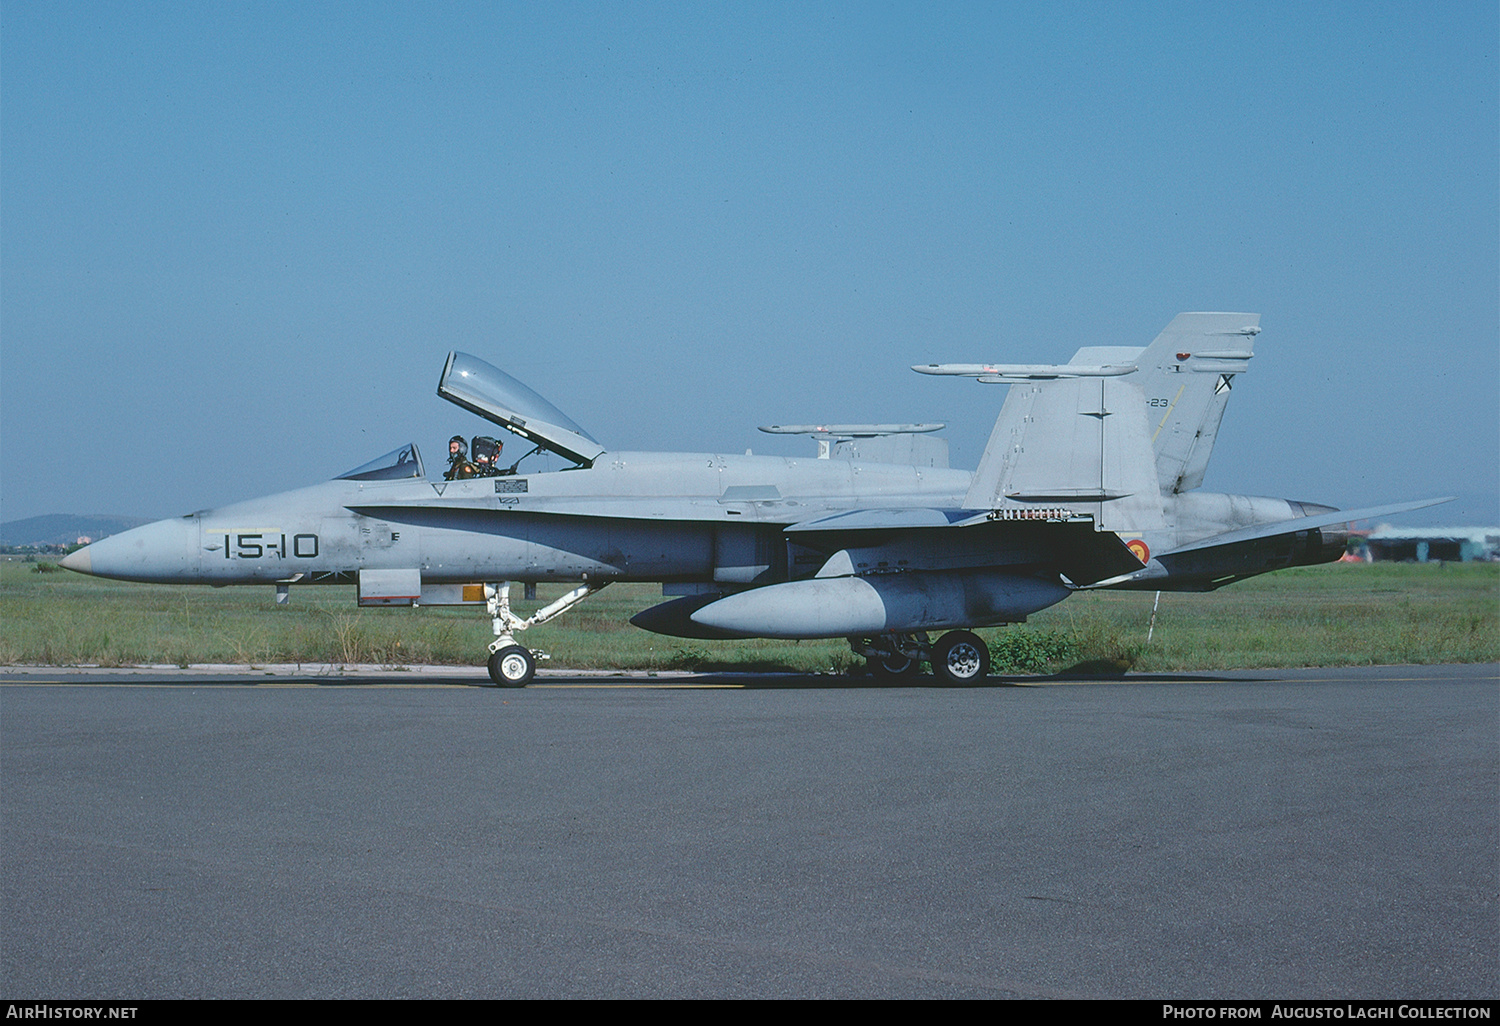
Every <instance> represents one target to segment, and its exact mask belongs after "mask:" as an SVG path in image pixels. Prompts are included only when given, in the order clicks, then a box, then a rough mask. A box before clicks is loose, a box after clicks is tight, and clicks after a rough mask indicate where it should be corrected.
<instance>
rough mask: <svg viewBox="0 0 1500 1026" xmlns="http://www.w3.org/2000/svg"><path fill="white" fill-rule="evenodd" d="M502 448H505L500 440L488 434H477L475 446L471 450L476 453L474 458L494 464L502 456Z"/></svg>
mask: <svg viewBox="0 0 1500 1026" xmlns="http://www.w3.org/2000/svg"><path fill="white" fill-rule="evenodd" d="M501 448H503V445H502V443H501V442H500V441H499V440H497V439H494V438H491V437H489V436H488V435H475V436H474V442H473V448H472V449H471V450H470V452H472V453H473V454H474V459H475V460H477V461H478V462H480V463H485V464H493V463H494V462H495V461H496V460H497V459H499V458H500V450H501Z"/></svg>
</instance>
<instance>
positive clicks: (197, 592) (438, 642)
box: [0, 562, 1500, 674]
mask: <svg viewBox="0 0 1500 1026" xmlns="http://www.w3.org/2000/svg"><path fill="white" fill-rule="evenodd" d="M33 566H34V564H28V563H22V562H4V563H0V664H15V663H40V664H49V665H80V664H97V665H103V666H128V665H139V664H176V665H182V666H186V665H193V664H204V663H238V664H246V665H252V666H253V665H257V664H265V663H296V662H305V663H332V664H352V663H373V664H379V665H384V666H404V665H410V664H417V663H439V664H445V663H446V664H457V665H478V664H479V663H480V662H481V661H482V660H481V656H482V654H483V653H484V648H485V645H487V644H488V643H489V641H490V639H491V637H492V635H491V634H490V627H489V620H488V618H487V617H486V616H485V615H484V611H483V609H482V608H479V607H465V608H454V607H428V608H420V609H360V608H358V607H357V606H356V605H355V603H354V594H353V589H352V588H350V587H347V586H331V587H313V586H306V587H302V588H296V587H294V588H293V589H292V594H291V602H290V604H289V605H287V606H284V607H278V606H276V604H275V601H274V594H273V591H272V589H271V588H270V587H266V586H262V587H254V588H223V589H214V588H203V587H192V586H168V585H144V584H126V583H120V582H112V581H102V580H98V579H96V578H88V577H80V576H78V575H76V574H71V573H50V574H38V573H35V572H33V569H32V567H33ZM562 590H563V589H562V588H553V589H548V588H547V587H545V586H544V587H543V588H541V589H540V592H541V594H540V596H539V600H538V603H537V604H538V605H539V604H541V603H545V602H548V601H550V600H551V599H552V598H554V597H556V595H557V594H560V593H561V591H562ZM517 592H518V593H519V589H517ZM1152 600H1153V595H1152V593H1150V592H1087V593H1082V594H1078V595H1075V596H1074V597H1072V598H1070V599H1068V600H1067V601H1066V602H1064V603H1062V604H1061V605H1058V606H1054V607H1053V608H1052V609H1049V610H1044V611H1043V612H1041V613H1038V614H1037V615H1035V616H1033V617H1032V618H1031V621H1030V622H1029V623H1028V624H1026V625H1021V626H1013V627H1005V628H993V629H988V630H984V631H981V632H980V634H981V635H982V636H983V637H984V638H985V640H986V641H987V642H988V643H989V644H990V646H991V651H992V653H993V655H994V664H995V671H996V672H999V673H1047V672H1058V671H1062V670H1069V671H1072V672H1096V673H1101V674H1108V673H1118V672H1120V671H1122V670H1125V669H1133V670H1136V671H1171V670H1215V669H1235V668H1257V667H1278V666H1343V665H1370V664H1396V663H1438V662H1489V661H1494V660H1497V659H1500V564H1493V563H1490V564H1479V563H1471V564H1453V563H1450V564H1424V565H1417V564H1372V565H1349V564H1334V565H1330V566H1322V567H1308V568H1301V569H1295V570H1285V571H1282V572H1280V573H1276V574H1268V575H1265V576H1263V577H1258V578H1254V579H1252V580H1249V581H1245V582H1242V583H1240V584H1236V585H1231V586H1230V587H1228V588H1225V589H1223V590H1221V591H1218V592H1212V593H1209V594H1174V593H1167V594H1163V595H1162V596H1161V602H1160V606H1159V608H1158V610H1157V615H1156V625H1155V629H1154V631H1153V633H1152V638H1151V643H1150V644H1149V645H1148V644H1147V643H1146V635H1147V630H1148V627H1149V625H1150V620H1151V606H1152ZM660 601H663V600H662V598H661V594H660V589H659V588H657V587H656V586H653V585H630V584H617V585H614V586H612V587H610V588H608V589H606V590H605V591H603V592H601V593H600V594H598V595H596V596H594V597H592V598H590V599H589V600H588V601H586V602H585V603H584V604H582V605H581V606H579V607H577V608H576V609H574V610H572V611H570V612H568V613H566V614H564V615H563V616H562V617H560V618H559V619H557V620H555V621H553V622H551V623H548V624H545V625H543V626H541V627H537V628H534V629H532V630H530V631H528V632H526V634H525V636H524V641H525V643H526V644H528V645H530V646H532V647H534V648H537V649H541V650H544V651H547V652H550V653H551V654H552V661H551V662H550V663H549V664H546V665H550V666H553V667H566V668H572V669H586V668H597V669H611V668H613V669H645V670H664V669H686V670H713V669H738V670H790V671H795V672H804V673H817V672H823V673H827V672H832V673H849V672H858V671H859V670H860V669H861V668H862V666H863V660H861V659H859V658H857V657H856V656H854V655H853V653H851V652H850V651H849V648H848V645H847V644H845V643H844V642H842V641H802V642H795V641H693V640H686V639H680V638H668V637H663V636H660V635H655V634H649V633H647V632H645V631H640V630H637V629H636V628H634V627H631V626H630V625H629V624H628V623H627V621H628V620H629V618H630V617H631V616H632V615H633V614H634V613H636V612H638V611H639V610H641V609H644V608H645V607H647V606H650V605H653V604H655V603H657V602H660ZM531 608H534V606H533V605H532V604H530V603H520V604H518V606H517V611H518V612H520V613H522V614H523V615H524V614H525V612H527V611H529V610H530V609H531Z"/></svg>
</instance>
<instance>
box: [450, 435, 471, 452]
mask: <svg viewBox="0 0 1500 1026" xmlns="http://www.w3.org/2000/svg"><path fill="white" fill-rule="evenodd" d="M455 445H456V446H458V448H457V449H455V448H453V447H454V446H455ZM468 451H469V447H468V446H467V445H465V444H464V436H463V435H454V436H453V437H452V438H450V439H448V455H449V456H450V457H452V456H463V457H467V455H468Z"/></svg>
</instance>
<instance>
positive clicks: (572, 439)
mask: <svg viewBox="0 0 1500 1026" xmlns="http://www.w3.org/2000/svg"><path fill="white" fill-rule="evenodd" d="M1259 332H1260V319H1259V315H1257V314H1242V313H1184V314H1180V315H1178V316H1177V317H1176V318H1175V319H1174V320H1173V321H1172V322H1171V323H1170V324H1169V325H1168V326H1167V328H1166V329H1165V330H1164V331H1163V332H1162V333H1161V334H1160V335H1159V336H1158V337H1157V338H1156V340H1155V341H1154V342H1152V343H1151V345H1149V346H1146V347H1145V348H1129V347H1089V348H1085V349H1081V350H1079V351H1078V353H1076V354H1075V355H1074V356H1073V358H1072V360H1071V361H1070V362H1069V363H1066V364H1061V365H1055V366H1052V365H1033V364H1024V365H1023V364H929V365H923V366H917V367H914V368H913V370H916V371H918V372H921V373H923V374H929V375H940V376H961V377H970V378H974V379H976V380H978V381H979V382H982V383H991V384H1006V385H1010V386H1011V387H1010V391H1009V393H1008V395H1007V396H1006V399H1005V402H1004V404H1003V406H1002V407H1001V409H1000V413H999V417H998V419H997V420H996V422H995V427H994V431H993V433H992V435H991V437H990V440H989V444H988V446H987V447H986V448H985V451H984V455H983V457H982V458H981V459H980V461H979V466H978V468H977V469H976V470H974V471H972V472H970V471H966V470H958V469H952V468H950V467H949V466H948V460H947V446H946V443H945V442H943V441H942V440H941V439H938V438H936V437H934V436H932V435H931V432H932V431H935V430H936V429H937V428H939V427H941V426H942V425H934V424H887V425H880V424H871V425H858V424H855V425H794V426H771V427H766V428H763V429H762V430H765V431H770V432H774V433H782V434H786V433H794V434H806V435H809V436H811V437H813V438H814V439H815V440H816V441H817V443H818V451H817V454H816V456H809V457H808V458H783V457H775V456H752V455H748V454H747V455H743V456H738V455H720V454H713V453H654V452H618V451H613V450H610V449H608V448H607V447H606V446H604V445H603V444H602V443H600V442H599V441H597V440H596V439H595V438H594V437H593V436H592V435H590V434H589V433H588V431H586V430H585V429H584V428H583V427H581V426H580V425H579V424H577V423H575V422H574V421H573V420H572V419H570V418H569V417H568V416H567V415H566V414H564V413H563V412H562V411H561V410H559V409H558V408H557V407H555V406H553V405H552V404H551V403H550V402H548V401H547V400H546V399H544V398H542V396H540V395H538V394H537V393H536V392H534V391H532V390H531V389H530V388H528V387H526V386H525V385H523V384H522V383H521V382H519V381H517V380H516V379H515V378H513V377H511V376H510V375H508V374H506V373H505V372H504V371H502V370H500V369H498V368H496V367H493V366H491V365H490V364H488V363H486V362H484V361H483V360H480V359H478V358H476V357H474V356H470V355H467V354H464V353H458V352H453V353H450V354H449V355H448V359H447V362H446V364H445V365H444V367H443V372H442V375H441V377H440V378H439V381H438V388H437V391H438V395H439V396H441V397H442V398H444V399H447V400H448V401H450V402H452V403H455V404H457V405H459V406H461V407H463V408H464V409H465V410H468V411H471V412H472V413H475V414H477V415H478V416H480V417H482V418H484V419H485V420H487V421H489V422H490V423H491V424H494V425H497V426H498V427H500V428H503V429H504V430H505V431H507V432H509V433H510V434H511V435H515V436H518V437H519V438H520V439H522V440H524V441H525V442H526V443H529V444H530V445H531V446H533V447H534V448H533V449H532V452H540V451H546V452H550V453H554V454H556V455H557V456H558V457H561V458H562V460H563V461H565V462H566V463H567V464H568V466H567V467H566V468H564V469H560V470H552V471H528V470H525V469H522V464H523V463H525V462H526V461H525V459H524V458H523V459H522V460H521V461H517V462H516V463H515V464H512V465H511V466H509V467H506V468H501V467H500V466H499V464H500V463H502V462H504V461H503V460H502V459H499V458H492V462H486V461H485V460H481V463H482V464H483V465H484V466H486V467H488V469H487V470H485V471H483V472H484V473H485V474H487V475H488V476H468V475H469V474H472V473H477V472H478V471H476V468H475V465H474V464H470V463H467V462H462V463H460V462H456V461H459V460H462V459H463V456H462V454H461V453H460V452H459V450H461V449H462V444H461V443H462V441H463V440H462V439H461V438H455V439H454V440H453V441H454V443H455V444H454V445H453V446H452V447H451V448H452V449H453V450H454V452H455V456H454V458H453V460H454V461H452V462H450V474H451V476H452V477H453V478H454V479H452V480H448V479H446V478H447V477H448V476H449V475H443V474H438V473H430V472H429V470H428V467H427V466H426V465H425V464H424V463H423V461H422V457H421V455H420V454H419V452H418V450H417V447H416V446H415V445H410V444H408V445H404V446H402V447H401V448H399V449H395V450H393V451H392V452H389V453H387V454H386V455H384V456H382V457H380V458H378V459H375V460H371V461H370V462H369V463H366V464H364V465H362V466H359V467H355V468H354V469H353V470H350V471H347V472H346V473H343V474H340V475H339V476H338V477H336V478H334V479H333V480H331V481H327V482H324V483H322V484H317V485H313V486H311V487H308V488H302V489H300V490H297V491H291V492H285V493H282V494H279V495H273V496H270V497H268V498H263V499H255V500H252V501H249V502H242V503H237V504H234V505H231V506H225V507H223V508H220V509H211V510H202V511H199V512H196V513H189V514H187V515H186V516H182V517H177V518H174V519H169V520H161V521H158V522H156V523H153V524H148V525H146V526H143V527H138V528H135V529H134V530H130V531H126V532H124V533H122V534H119V535H115V536H113V537H110V538H106V539H103V540H101V541H98V542H95V543H93V544H92V545H88V546H86V547H84V548H82V549H79V550H78V551H76V552H74V553H73V554H71V555H69V556H68V557H67V558H66V559H64V560H63V561H62V565H63V566H65V567H67V568H68V569H70V570H76V571H79V572H81V573H86V574H93V575H95V576H99V577H111V578H117V579H121V580H129V581H150V582H165V583H194V584H210V585H226V584H272V585H274V586H275V587H276V589H277V599H278V601H284V600H285V599H286V597H287V595H288V594H289V591H290V589H291V587H292V586H294V585H295V586H298V587H300V586H302V585H310V584H331V583H338V584H353V585H356V586H357V596H358V602H359V603H360V604H361V605H415V604H422V605H434V604H462V603H472V604H475V605H478V604H480V603H483V604H484V605H485V607H486V612H487V615H488V616H489V617H490V620H491V625H492V629H493V632H494V635H495V637H494V640H493V641H492V642H491V643H490V645H489V653H488V656H489V658H488V669H489V675H490V678H491V679H492V680H493V681H494V683H496V684H497V685H501V686H509V687H524V686H525V685H526V684H527V683H528V682H529V681H530V680H531V679H532V677H533V675H534V674H535V672H536V654H535V653H534V652H533V651H531V650H530V649H528V648H527V647H525V646H524V645H521V644H520V643H519V642H518V641H517V636H518V635H520V634H521V633H522V632H523V631H525V630H526V629H528V628H530V627H533V626H536V625H537V624H540V623H543V622H545V621H547V620H550V619H552V618H553V617H555V616H558V615H560V614H561V613H563V612H564V611H566V610H567V609H569V608H571V607H572V606H573V605H575V604H576V603H578V602H580V601H582V600H583V599H585V598H587V597H588V596H589V595H591V594H593V593H594V592H597V591H598V590H599V589H601V588H603V587H605V586H607V585H609V584H610V583H612V582H614V581H648V582H659V583H661V585H662V592H663V595H664V596H665V597H667V601H665V602H663V603H661V604H660V605H656V606H653V607H651V608H649V609H647V610H645V611H644V612H642V613H639V614H637V615H636V616H635V617H633V618H632V620H631V622H632V623H634V624H635V625H637V626H639V627H642V628H645V629H646V630H650V631H655V632H657V633H661V634H667V635H675V636H679V637H688V638H705V639H729V638H752V637H755V638H847V639H848V640H849V643H850V645H851V646H852V648H853V649H854V651H855V652H856V653H858V654H860V655H861V656H863V657H864V658H865V659H866V660H867V662H868V665H869V667H870V669H871V671H872V672H873V673H875V674H876V675H879V676H882V677H905V676H907V675H911V674H914V673H916V672H918V671H919V669H920V667H921V666H922V665H924V664H927V665H930V666H931V668H932V671H933V673H934V675H935V676H936V677H937V678H938V679H939V680H940V681H944V682H949V683H956V684H963V683H969V682H974V681H978V680H980V679H982V678H984V677H985V676H986V675H987V674H988V672H989V653H988V650H987V649H986V647H985V644H984V642H983V641H982V640H981V639H980V638H979V637H978V636H977V635H976V634H974V633H973V630H974V628H976V627H985V626H995V625H999V624H1009V623H1018V622H1021V621H1024V620H1025V619H1026V617H1027V616H1028V615H1029V614H1031V613H1034V612H1036V611H1038V610H1040V609H1045V608H1046V607H1048V606H1051V605H1053V604H1055V603H1057V602H1060V601H1062V600H1063V599H1065V598H1067V597H1068V596H1069V595H1071V594H1072V593H1073V592H1075V591H1079V590H1083V589H1093V588H1135V589H1149V590H1156V591H1208V590H1212V589H1214V588H1218V587H1221V586H1223V585H1225V584H1229V583H1231V582H1233V581H1238V580H1242V579H1244V578H1246V577H1251V576H1254V575H1256V574H1262V573H1266V572H1268V571H1271V570H1278V569H1281V568H1284V567H1291V566H1307V565H1311V564H1316V563H1324V562H1329V561H1332V560H1336V559H1338V558H1339V557H1340V556H1342V555H1343V553H1344V547H1345V538H1346V526H1347V524H1348V523H1350V522H1352V521H1356V520H1363V519H1367V518H1370V517H1376V516H1386V515H1390V514H1394V513H1398V512H1402V511H1406V510H1412V509H1418V508H1421V507H1423V506H1427V505H1433V504H1435V503H1437V502H1444V501H1448V500H1446V499H1432V500H1425V501H1419V502H1407V503H1399V504H1394V505H1388V506H1379V507H1372V508H1367V509H1359V510H1346V511H1339V510H1336V509H1334V508H1333V507H1331V506H1323V505H1317V504H1313V503H1306V502H1296V501H1290V500H1286V499H1275V498H1264V497H1257V496H1243V495H1222V494H1211V493H1204V492H1201V491H1199V490H1198V488H1199V486H1200V485H1201V484H1202V481H1203V475H1204V470H1205V468H1206V467H1207V465H1208V460H1209V456H1210V454H1211V452H1212V450H1213V445H1214V440H1215V438H1216V436H1217V434H1218V430H1219V426H1220V423H1221V420H1222V418H1223V415H1224V410H1225V407H1226V404H1227V403H1228V400H1229V396H1230V392H1231V390H1232V387H1233V382H1234V380H1235V379H1236V378H1237V377H1238V376H1239V375H1240V374H1242V373H1244V372H1245V370H1246V368H1247V367H1248V365H1249V362H1250V359H1251V357H1252V348H1253V343H1254V341H1255V338H1256V336H1257V335H1258V334H1259ZM476 441H479V440H476ZM494 441H495V440H494V439H491V438H485V439H483V442H484V443H485V448H486V451H487V452H491V453H492V452H493V450H495V449H497V448H498V446H496V445H495V444H494ZM476 448H477V446H476ZM453 468H467V469H460V470H459V471H458V472H456V473H453V472H452V471H453ZM513 582H520V583H522V584H523V585H525V586H526V587H527V590H528V592H533V593H534V586H535V585H536V584H539V583H550V582H568V583H571V584H575V585H576V587H575V588H573V589H572V590H571V591H569V592H568V593H567V594H566V595H565V596H563V598H561V599H559V600H558V601H556V602H553V603H551V604H550V605H548V606H547V607H545V608H543V609H541V610H539V611H537V612H536V613H534V614H533V615H531V616H529V617H526V618H524V619H523V618H522V617H520V616H518V615H517V614H515V613H514V612H513V611H512V609H511V604H510V590H511V586H512V583H513ZM939 632H945V633H941V635H940V636H938V637H936V638H934V635H935V634H938V633H939Z"/></svg>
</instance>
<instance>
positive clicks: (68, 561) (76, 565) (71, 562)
mask: <svg viewBox="0 0 1500 1026" xmlns="http://www.w3.org/2000/svg"><path fill="white" fill-rule="evenodd" d="M92 548H93V546H92V545H85V546H84V547H83V548H81V549H78V550H76V551H74V552H70V553H68V554H67V555H66V556H64V557H63V558H62V559H60V560H58V561H57V565H58V566H60V567H62V568H63V569H65V570H74V571H77V572H78V573H80V574H91V573H93V572H94V562H93V554H92V553H91V552H90V551H89V550H90V549H92Z"/></svg>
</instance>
